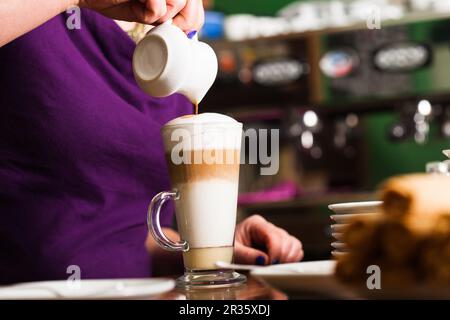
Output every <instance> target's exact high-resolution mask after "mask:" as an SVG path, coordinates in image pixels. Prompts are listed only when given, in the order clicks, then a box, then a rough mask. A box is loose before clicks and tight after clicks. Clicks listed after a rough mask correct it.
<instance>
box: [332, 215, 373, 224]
mask: <svg viewBox="0 0 450 320" xmlns="http://www.w3.org/2000/svg"><path fill="white" fill-rule="evenodd" d="M377 214H378V213H360V214H359V213H355V214H333V215H331V216H330V218H331V220H333V221H334V222H336V223H337V224H350V223H351V222H352V221H353V220H355V219H357V218H363V217H369V216H373V215H377Z"/></svg>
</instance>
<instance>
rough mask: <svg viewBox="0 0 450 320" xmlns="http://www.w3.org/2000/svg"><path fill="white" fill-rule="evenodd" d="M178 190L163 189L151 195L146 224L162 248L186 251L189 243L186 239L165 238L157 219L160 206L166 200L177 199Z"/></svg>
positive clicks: (178, 196)
mask: <svg viewBox="0 0 450 320" xmlns="http://www.w3.org/2000/svg"><path fill="white" fill-rule="evenodd" d="M179 198H180V195H179V193H178V191H176V190H175V191H163V192H160V193H158V194H157V195H156V196H154V197H153V199H152V202H150V206H149V207H148V213H147V226H148V230H149V231H150V233H151V234H152V236H153V238H154V239H155V241H156V243H157V244H158V245H159V246H160V247H161V248H163V249H166V250H169V251H187V250H189V244H188V243H187V241H180V242H175V241H172V240H170V239H169V238H167V236H166V235H165V234H164V232H163V231H162V228H161V224H160V221H159V218H160V214H161V208H162V206H163V205H164V203H165V202H166V201H167V200H171V199H172V200H178V199H179Z"/></svg>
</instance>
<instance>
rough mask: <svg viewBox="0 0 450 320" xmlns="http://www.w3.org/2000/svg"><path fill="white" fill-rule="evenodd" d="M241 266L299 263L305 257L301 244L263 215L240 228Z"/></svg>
mask: <svg viewBox="0 0 450 320" xmlns="http://www.w3.org/2000/svg"><path fill="white" fill-rule="evenodd" d="M234 252H235V260H236V262H237V263H243V264H258V265H268V264H273V263H275V264H276V263H287V262H298V261H300V260H301V259H302V258H303V248H302V244H301V242H300V241H299V240H298V239H297V238H295V237H293V236H291V235H290V234H289V233H287V232H286V231H285V230H283V229H281V228H278V227H277V226H275V225H273V224H272V223H270V222H268V221H267V220H266V219H264V218H263V217H261V216H259V215H253V216H251V217H249V218H247V219H245V220H244V221H242V222H241V223H239V224H238V225H237V226H236V237H235V251H234Z"/></svg>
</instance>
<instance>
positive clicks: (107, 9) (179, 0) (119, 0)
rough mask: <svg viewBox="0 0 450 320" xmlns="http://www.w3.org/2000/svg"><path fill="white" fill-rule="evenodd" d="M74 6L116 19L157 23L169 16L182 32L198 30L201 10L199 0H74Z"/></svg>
mask: <svg viewBox="0 0 450 320" xmlns="http://www.w3.org/2000/svg"><path fill="white" fill-rule="evenodd" d="M77 1H78V6H80V7H86V8H90V9H93V10H96V11H98V12H100V13H102V14H103V15H105V16H108V17H110V18H113V19H116V20H125V21H133V22H140V23H145V24H155V25H156V24H160V23H163V22H165V21H167V20H169V19H173V23H174V24H175V25H177V26H178V27H180V28H181V29H182V30H183V31H185V32H191V31H194V30H195V31H198V30H199V29H200V28H201V27H202V25H203V22H204V19H205V13H204V9H203V3H202V1H201V0H77Z"/></svg>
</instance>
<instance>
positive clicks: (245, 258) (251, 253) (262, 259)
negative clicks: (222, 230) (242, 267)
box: [234, 242, 269, 265]
mask: <svg viewBox="0 0 450 320" xmlns="http://www.w3.org/2000/svg"><path fill="white" fill-rule="evenodd" d="M234 259H235V260H236V263H241V264H257V265H267V264H268V262H269V256H268V255H267V254H266V253H264V252H263V251H261V250H257V249H254V248H251V247H247V246H244V245H243V244H242V243H239V242H237V243H235V246H234Z"/></svg>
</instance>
